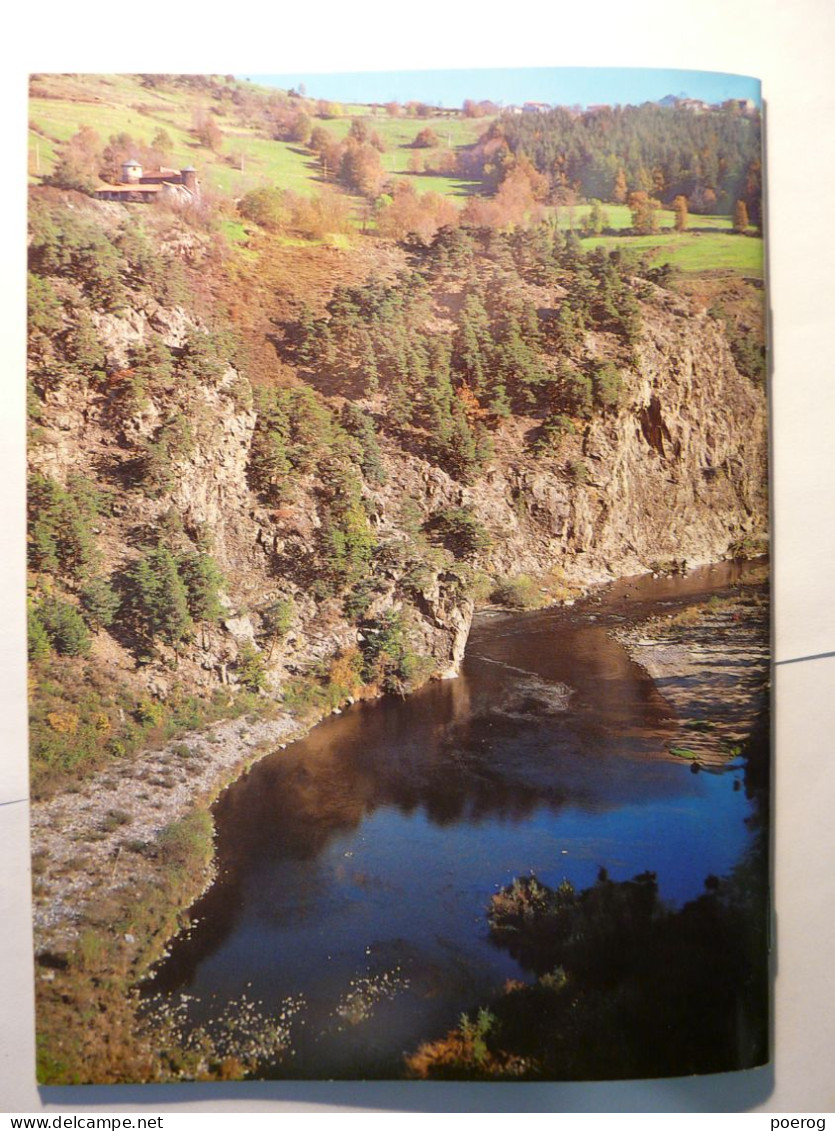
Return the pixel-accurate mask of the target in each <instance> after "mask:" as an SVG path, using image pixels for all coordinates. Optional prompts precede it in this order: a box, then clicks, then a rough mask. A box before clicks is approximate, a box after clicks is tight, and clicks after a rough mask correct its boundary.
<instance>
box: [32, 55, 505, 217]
mask: <svg viewBox="0 0 835 1131" xmlns="http://www.w3.org/2000/svg"><path fill="white" fill-rule="evenodd" d="M239 85H240V84H239ZM253 89H262V88H253ZM264 93H267V94H269V93H273V94H274V93H275V92H274V91H273V92H268V91H264ZM33 94H34V96H33V97H32V98H31V99H30V102H29V124H30V130H29V174H30V178H31V179H32V180H33V181H37V180H38V179H39V177H40V176H44V175H46V174H48V173H49V172H51V170H52V168H53V166H54V164H55V161H56V159H57V154H58V147H59V145H60V143H62V142H66V141H68V140H69V139H70V138H71V137H72V136H73V134H75V133H77V131H78V130H79V129H80V128H81V127H82V126H88V127H90V128H92V129H94V130H95V131H96V132H97V133H98V135H99V137H100V138H101V140H102V142H107V140H108V139H109V138H110V137H111V136H112V135H115V134H119V133H127V134H130V135H131V136H132V137H133V138H135V139H136V140H137V141H138V142H139V143H140V144H144V145H150V143H151V139H152V137H153V135H154V134H155V132H156V131H157V130H158V129H160V128H162V129H165V130H166V131H167V133H168V134H169V136H170V138H171V141H172V143H173V150H172V154H171V158H170V161H171V164H172V165H173V166H174V167H177V168H182V167H184V166H185V165H194V166H195V167H196V168H197V169H198V171H199V173H200V176H201V179H202V180H203V183H204V184H205V185H207V186H209V187H210V188H213V189H214V190H216V191H218V192H221V193H224V194H228V195H232V196H240V195H242V194H243V193H245V192H247V191H248V190H249V189H251V188H256V187H258V186H260V185H263V184H274V185H277V186H278V187H279V188H285V189H290V190H292V191H293V192H297V193H300V194H303V195H309V194H310V193H312V192H315V191H316V190H317V189H318V187H319V185H320V181H319V179H318V178H319V170H318V167H317V164H316V160H315V158H314V157H313V156H312V155H311V154H310V153H308V152H306V151H305V150H304V149H303V148H302V147H301V146H299V145H296V144H293V143H287V142H280V141H274V140H271V139H269V138H267V137H264V136H263V133H261V132H259V131H258V130H257V129H256V128H249V127H248V126H246V125H242V124H241V121H240V120H239V119H237V120H236V118H237V115H236V113H235V109H234V107H231V106H228V105H226V106H224V105H220V106H218V105H215V104H214V103H213V102H212V100H211V98H210V97H209V96H208V95H206V94H204V93H202V92H200V91H194V90H190V89H178V90H176V91H171V90H158V89H148V88H145V87H143V86H142V84H141V82H140V81H139V80H138V79H136V78H134V77H132V76H129V75H92V76H84V77H79V78H74V77H73V76H67V75H61V76H58V75H45V76H42V77H40V78H38V79H36V80H35V81H34V91H33ZM44 95H48V97H44ZM207 107H211V108H212V110H213V113H214V115H215V120H216V122H217V125H218V126H219V127H220V129H221V131H222V133H223V141H222V144H221V146H220V149H219V152H217V153H213V152H212V151H211V150H209V149H207V148H206V147H205V146H202V145H200V144H199V143H198V142H197V141H196V140H195V138H194V137H193V135H192V133H191V129H190V127H191V122H192V117H193V115H194V114H195V112H197V111H200V110H203V111H205V110H206V108H207ZM341 109H342V116H340V117H337V118H332V119H326V120H323V121H318V120H315V124H319V125H322V126H324V128H325V129H327V130H328V131H329V132H330V133H332V134H333V135H334V136H335V137H337V138H340V139H341V138H343V137H345V135H346V134H347V133H348V130H349V129H350V128H351V121H352V120H353V118H354V117H362V118H364V119H365V120H367V122H368V124H369V127H370V128H371V129H373V130H375V131H376V132H377V133H378V134H379V136H380V138H381V140H382V141H383V143H384V145H385V147H386V148H385V152H384V153H383V154H382V155H381V162H382V165H383V168H384V169H386V170H387V171H389V172H391V173H398V174H401V175H407V174H406V173H405V170H406V169H407V167H408V163H409V159H410V157H411V155H412V154H413V152H415V151H414V150H412V149H411V148H410V146H411V143H412V141H414V138H415V137H416V135H417V134H418V133H419V132H420V130H422V129H425V128H427V127H431V128H432V129H434V130H435V132H436V133H437V135H438V137H439V139H440V141H441V146H440V147H439V149H434V150H419V151H417V152H420V153H421V154H428V153H431V154H432V155H433V156H437V154H438V153H439V152H441V151H442V150H443V149H446V148H453V149H454V148H455V147H457V146H460V145H468V144H471V143H472V142H473V141H475V140H476V139H477V138H478V136H479V135H480V133H481V132H482V131H483V130H484V129H485V128H486V126H487V125H488V124H489V120H488V119H484V118H482V119H466V118H447V117H434V118H421V119H418V118H408V117H402V118H392V117H390V116H389V115H388V114H386V113H385V112H384V111H382V110H377V111H375V110H373V109H372V108H371V107H367V106H362V107H342V108H341ZM408 179H409V180H410V181H411V182H412V183H413V184H414V186H415V188H416V189H417V191H418V192H428V191H433V192H439V193H443V194H444V195H449V196H456V197H463V196H466V195H467V194H468V192H469V190H470V186H469V185H468V184H467V183H466V182H463V181H461V180H460V179H459V178H457V177H437V176H431V175H418V176H412V175H408Z"/></svg>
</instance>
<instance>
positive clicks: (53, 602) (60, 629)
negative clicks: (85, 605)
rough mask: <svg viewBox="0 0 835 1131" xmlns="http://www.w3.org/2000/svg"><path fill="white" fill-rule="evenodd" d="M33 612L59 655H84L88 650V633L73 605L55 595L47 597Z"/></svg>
mask: <svg viewBox="0 0 835 1131" xmlns="http://www.w3.org/2000/svg"><path fill="white" fill-rule="evenodd" d="M35 613H36V616H37V619H38V620H39V621H40V623H41V624H42V625H43V628H44V631H45V632H46V635H47V636H48V637H49V641H50V643H51V644H52V647H53V648H54V649H55V651H56V652H57V653H58V654H59V655H60V656H84V655H86V654H87V653H88V652H89V651H90V633H89V632H88V631H87V625H86V624H85V623H84V620H83V619H82V617H81V614H80V613H79V611H78V609H76V607H75V606H74V605H70V604H68V603H67V602H66V601H61V600H59V599H58V598H57V597H47V598H46V599H45V600H43V601H41V603H40V604H39V605H38V606H37V608H36V610H35Z"/></svg>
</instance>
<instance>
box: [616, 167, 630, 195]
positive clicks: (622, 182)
mask: <svg viewBox="0 0 835 1131" xmlns="http://www.w3.org/2000/svg"><path fill="white" fill-rule="evenodd" d="M628 194H629V189H628V188H627V185H626V174H625V173H624V171H623V169H618V171H617V176H616V177H615V187H614V190H613V192H612V199H613V200H614V202H615V204H626V198H627V196H628Z"/></svg>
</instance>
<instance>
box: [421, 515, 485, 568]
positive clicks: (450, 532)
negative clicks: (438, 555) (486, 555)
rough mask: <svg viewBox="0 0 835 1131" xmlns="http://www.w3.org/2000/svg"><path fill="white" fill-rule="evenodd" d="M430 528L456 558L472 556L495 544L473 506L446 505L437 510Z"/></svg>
mask: <svg viewBox="0 0 835 1131" xmlns="http://www.w3.org/2000/svg"><path fill="white" fill-rule="evenodd" d="M430 528H431V529H433V530H434V531H436V532H437V533H438V534H439V535H440V537H441V538H442V539H443V541H444V544H445V545H446V546H447V547H448V549H450V550H451V551H452V552H453V553H454V554H455V556H456V558H466V557H470V556H472V555H473V554H476V553H478V552H479V550H487V549H489V548H490V546H492V544H493V539H492V537H491V536H490V533H489V531H488V530H487V528H486V527H485V526H484V524H483V522H482V521H481V519H480V518H479V517H478V515H477V514H476V512H475V510H474V509H473V507H471V506H463V507H445V508H444V509H443V510H440V511H437V512H436V513H435V514H434V515H433V516H432V519H431V521H430Z"/></svg>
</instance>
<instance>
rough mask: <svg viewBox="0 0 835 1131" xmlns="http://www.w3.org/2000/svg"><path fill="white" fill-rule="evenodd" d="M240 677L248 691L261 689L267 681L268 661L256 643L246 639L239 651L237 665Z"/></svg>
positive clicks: (236, 668)
mask: <svg viewBox="0 0 835 1131" xmlns="http://www.w3.org/2000/svg"><path fill="white" fill-rule="evenodd" d="M235 670H236V671H237V673H238V679H239V680H240V682H241V685H242V686H243V687H245V688H246V689H247V691H261V690H263V688H264V687H265V686H266V683H267V661H266V660H265V659H264V655H263V653H261V652H259V651H258V649H257V648H256V647H255V645H254V644H251V643H250V642H249V641H248V640H245V641H244V643H243V644H242V645H241V647H240V650H239V651H238V660H237V663H236V665H235Z"/></svg>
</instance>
